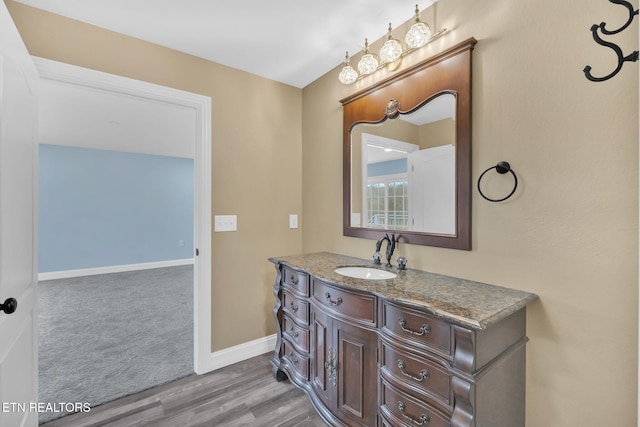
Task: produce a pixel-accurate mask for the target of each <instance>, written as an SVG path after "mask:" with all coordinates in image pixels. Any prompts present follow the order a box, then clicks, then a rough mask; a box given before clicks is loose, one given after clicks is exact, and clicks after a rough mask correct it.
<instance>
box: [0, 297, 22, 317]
mask: <svg viewBox="0 0 640 427" xmlns="http://www.w3.org/2000/svg"><path fill="white" fill-rule="evenodd" d="M17 308H18V300H16V299H15V298H7V299H6V300H4V303H3V304H0V311H4V312H5V313H6V314H11V313H13V312H14V311H16V309H17Z"/></svg>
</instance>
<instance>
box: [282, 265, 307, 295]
mask: <svg viewBox="0 0 640 427" xmlns="http://www.w3.org/2000/svg"><path fill="white" fill-rule="evenodd" d="M282 276H283V284H284V285H285V286H287V287H289V288H290V289H293V290H294V292H297V293H299V294H300V295H302V296H305V297H308V296H309V275H308V274H306V273H301V272H299V271H297V270H294V269H292V268H289V267H284V268H283V272H282Z"/></svg>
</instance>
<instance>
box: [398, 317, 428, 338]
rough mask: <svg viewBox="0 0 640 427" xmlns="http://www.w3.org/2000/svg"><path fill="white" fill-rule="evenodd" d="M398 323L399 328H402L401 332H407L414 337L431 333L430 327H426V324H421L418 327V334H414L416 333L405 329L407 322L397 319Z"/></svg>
mask: <svg viewBox="0 0 640 427" xmlns="http://www.w3.org/2000/svg"><path fill="white" fill-rule="evenodd" d="M398 323H399V324H400V327H401V328H402V330H403V331H405V332H409V333H410V334H412V335H416V336H419V337H420V336H422V335H425V334H428V333H429V332H431V326H429V325H427V324H426V323H425V324H423V325H422V326H420V332H416V331H412V330H411V329H407V321H406V320H405V319H404V318H402V317H401V318H399V319H398Z"/></svg>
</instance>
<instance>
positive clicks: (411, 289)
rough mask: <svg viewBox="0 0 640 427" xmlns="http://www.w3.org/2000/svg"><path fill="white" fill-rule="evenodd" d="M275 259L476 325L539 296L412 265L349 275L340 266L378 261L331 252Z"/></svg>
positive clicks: (480, 326)
mask: <svg viewBox="0 0 640 427" xmlns="http://www.w3.org/2000/svg"><path fill="white" fill-rule="evenodd" d="M269 261H271V262H273V263H274V264H278V263H279V264H283V265H286V266H289V267H292V268H295V269H297V270H302V271H305V272H307V273H309V274H310V275H312V276H315V277H317V278H319V279H322V280H325V281H327V282H330V283H334V284H337V285H341V286H344V287H346V288H351V289H355V290H359V291H365V292H370V293H373V294H375V295H379V296H382V297H385V298H387V299H389V300H392V301H397V302H401V303H405V304H409V305H414V306H419V307H421V308H425V309H426V310H427V311H428V312H430V313H432V314H434V315H436V316H438V317H441V318H444V319H447V320H449V321H451V322H453V323H456V324H459V325H461V326H464V327H469V328H472V329H486V328H488V327H489V326H491V325H492V324H494V323H496V322H498V321H499V320H502V319H504V318H505V317H507V316H509V315H510V314H512V313H515V312H516V311H518V310H519V309H521V308H522V307H524V306H526V305H527V304H529V303H531V302H532V301H535V300H536V299H537V298H538V296H537V295H536V294H532V293H530V292H525V291H519V290H516V289H510V288H505V287H502V286H495V285H489V284H486V283H480V282H474V281H472V280H465V279H460V278H457V277H451V276H444V275H442V274H435V273H428V272H426V271H421V270H414V269H410V268H408V269H406V270H398V269H397V268H385V267H384V266H381V265H378V266H375V267H376V268H380V269H383V270H388V271H393V272H394V273H396V274H397V277H395V278H393V279H387V280H368V279H356V278H351V277H346V276H342V275H340V274H338V273H336V272H335V271H334V269H336V268H338V267H346V266H349V267H350V266H363V267H372V266H373V261H371V260H365V259H362V258H355V257H350V256H345V255H338V254H334V253H329V252H318V253H310V254H301V255H293V256H283V257H273V258H269Z"/></svg>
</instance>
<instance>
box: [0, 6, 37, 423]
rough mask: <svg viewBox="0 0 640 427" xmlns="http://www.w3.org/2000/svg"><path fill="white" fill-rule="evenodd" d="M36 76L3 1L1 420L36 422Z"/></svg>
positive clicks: (0, 44)
mask: <svg viewBox="0 0 640 427" xmlns="http://www.w3.org/2000/svg"><path fill="white" fill-rule="evenodd" d="M37 84H38V75H37V72H36V69H35V66H34V65H33V62H32V60H31V58H30V56H29V54H28V53H27V49H26V48H25V46H24V43H23V42H22V39H21V38H20V35H19V34H18V30H17V29H16V27H15V24H14V23H13V21H12V19H11V16H10V15H9V12H8V11H7V8H6V6H5V4H4V2H2V1H0V303H4V302H5V301H6V300H7V299H8V298H15V300H16V301H17V309H16V311H15V312H14V313H12V314H6V313H5V312H4V311H2V312H0V402H1V405H2V407H0V426H6V427H21V426H36V425H37V424H38V412H37V406H35V405H36V404H37V401H38V352H37V330H36V307H37V305H36V285H37V275H36V268H35V265H36V250H35V248H36V247H37V245H36V241H35V239H36V237H35V236H36V232H35V227H36V222H35V209H34V207H35V197H36V191H35V182H36V171H37V169H36V164H37V160H36V159H37V158H36V155H37V149H36V147H37V145H36V140H35V133H36V87H37Z"/></svg>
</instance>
